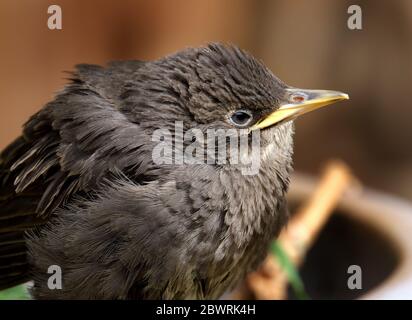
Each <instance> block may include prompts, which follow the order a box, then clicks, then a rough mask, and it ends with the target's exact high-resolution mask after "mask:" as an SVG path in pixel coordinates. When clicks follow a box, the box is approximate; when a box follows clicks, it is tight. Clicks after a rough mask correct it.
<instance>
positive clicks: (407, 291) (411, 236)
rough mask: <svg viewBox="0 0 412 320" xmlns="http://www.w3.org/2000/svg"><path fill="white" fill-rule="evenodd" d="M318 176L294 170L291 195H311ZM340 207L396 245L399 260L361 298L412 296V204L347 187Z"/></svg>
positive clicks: (386, 195)
mask: <svg viewBox="0 0 412 320" xmlns="http://www.w3.org/2000/svg"><path fill="white" fill-rule="evenodd" d="M316 182H317V179H316V178H314V177H312V176H309V175H304V174H301V173H295V174H294V175H293V177H292V180H291V184H290V190H289V198H290V199H291V200H293V199H295V200H299V199H300V200H301V199H302V198H303V199H305V198H307V197H309V196H310V195H311V194H312V192H313V190H314V188H315V186H316ZM338 208H339V209H341V211H342V213H344V214H345V215H348V216H351V217H352V218H353V219H356V220H361V221H362V222H363V223H365V224H369V225H371V226H373V227H374V228H375V229H376V230H379V231H381V232H382V234H384V236H385V237H386V238H387V239H388V240H389V241H391V242H392V243H393V245H395V248H397V250H398V254H399V255H400V261H399V264H398V265H397V267H396V268H395V270H394V272H393V273H392V274H391V275H390V276H389V277H387V278H386V279H385V280H384V281H383V282H382V283H381V284H380V285H378V286H377V287H376V288H374V289H372V290H371V291H370V292H368V293H366V294H365V295H363V296H362V297H361V298H360V299H390V300H391V299H412V204H411V203H410V202H407V201H406V200H403V199H400V198H399V197H396V196H393V195H389V194H386V193H382V192H378V191H375V190H372V189H368V188H365V187H363V188H361V189H359V188H358V189H353V190H348V192H346V193H345V195H344V196H343V198H342V200H341V201H340V203H339V205H338Z"/></svg>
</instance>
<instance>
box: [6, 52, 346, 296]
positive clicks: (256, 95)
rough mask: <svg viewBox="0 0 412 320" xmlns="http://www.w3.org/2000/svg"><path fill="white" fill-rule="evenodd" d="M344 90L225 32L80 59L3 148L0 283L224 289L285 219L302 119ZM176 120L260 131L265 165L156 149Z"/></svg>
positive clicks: (147, 292)
mask: <svg viewBox="0 0 412 320" xmlns="http://www.w3.org/2000/svg"><path fill="white" fill-rule="evenodd" d="M347 98H348V96H347V95H346V94H343V93H340V92H336V91H326V90H302V89H296V88H292V87H289V86H287V85H286V84H284V83H283V82H282V81H281V80H279V79H278V78H276V77H275V76H274V75H273V74H272V73H271V72H270V71H269V70H268V69H267V68H266V67H265V66H264V65H263V64H262V63H260V62H259V61H257V60H256V59H254V58H253V57H252V56H250V55H249V54H247V53H245V52H244V51H242V50H240V49H238V48H236V47H233V46H225V45H221V44H211V45H209V46H207V47H204V48H197V49H187V50H184V51H181V52H178V53H176V54H174V55H170V56H167V57H165V58H162V59H160V60H157V61H152V62H141V61H125V62H113V63H111V64H109V65H108V66H107V67H105V68H103V67H100V66H96V65H79V66H77V69H76V72H74V73H73V79H71V83H70V84H68V85H67V86H66V88H65V89H64V90H63V91H62V92H60V93H59V94H58V95H57V96H56V97H55V99H54V100H53V101H51V102H50V103H48V104H46V105H45V107H44V108H43V109H42V110H40V111H39V112H38V113H36V114H35V115H34V116H32V117H31V119H30V120H29V121H28V122H27V123H26V124H25V126H24V130H23V134H22V135H21V136H20V137H19V138H17V140H15V141H14V142H13V143H12V144H11V145H10V146H9V147H7V148H6V149H5V150H4V151H3V152H2V153H1V157H0V289H3V288H7V287H10V286H13V285H16V284H19V283H22V282H25V281H27V280H29V279H32V280H34V286H33V288H32V295H33V297H34V298H37V299H49V298H50V299H215V298H218V297H220V296H221V295H222V294H223V293H224V292H225V291H227V290H230V289H231V288H233V286H234V285H236V284H237V283H238V282H239V281H241V280H242V279H243V278H244V277H245V275H246V274H247V273H248V272H250V271H252V270H254V269H256V268H257V267H258V266H259V264H260V263H261V262H262V260H263V259H264V258H265V256H266V253H267V248H268V246H269V243H270V241H271V240H272V239H273V238H274V237H275V236H276V235H277V234H278V233H279V231H280V229H281V228H282V226H283V225H284V224H285V222H286V220H287V206H286V200H285V193H286V191H287V188H288V183H289V173H290V171H291V156H292V142H293V141H292V134H293V121H292V120H293V119H294V118H295V117H296V116H298V115H301V114H303V113H306V112H308V111H311V110H314V109H317V108H319V107H322V106H325V105H328V104H330V103H333V102H336V101H339V100H343V99H347ZM177 122H182V123H183V128H184V130H185V132H186V130H188V128H196V129H199V130H201V132H205V131H206V130H207V129H215V130H217V129H223V130H229V129H235V130H236V132H237V131H240V129H243V130H246V132H247V135H252V134H253V133H256V132H258V134H259V138H260V141H259V153H258V155H259V157H260V162H259V168H258V170H257V173H255V174H244V172H243V171H242V170H240V169H241V166H239V165H236V164H232V163H229V162H226V163H215V162H214V163H206V162H205V163H195V164H193V163H186V162H173V163H158V162H157V161H154V158H153V149H154V148H155V146H156V143H158V142H156V141H154V139H153V135H154V134H155V131H156V130H158V129H168V130H170V131H173V130H174V128H175V125H176V123H177ZM174 138H177V135H174ZM228 140H229V139H228ZM224 141H225V143H228V142H227V140H224ZM175 143H176V142H175ZM247 150H248V149H247ZM241 156H243V155H241ZM50 266H58V267H59V268H61V278H62V287H61V288H57V289H55V290H52V289H53V288H50V284H49V277H50V276H51V274H49V273H48V270H49V267H50Z"/></svg>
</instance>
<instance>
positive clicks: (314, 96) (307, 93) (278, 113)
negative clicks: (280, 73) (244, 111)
mask: <svg viewBox="0 0 412 320" xmlns="http://www.w3.org/2000/svg"><path fill="white" fill-rule="evenodd" d="M286 92H287V97H288V102H287V103H286V104H284V105H281V106H280V107H279V108H278V109H276V110H275V111H273V112H272V113H270V114H269V115H267V116H266V117H264V118H262V119H261V120H259V121H258V122H257V123H255V125H254V126H253V127H252V128H251V130H255V129H264V128H268V127H270V126H273V125H275V124H279V123H281V122H285V121H289V120H293V119H295V118H296V117H298V116H301V115H302V114H305V113H308V112H311V111H314V110H317V109H319V108H322V107H324V106H327V105H330V104H332V103H335V102H338V101H341V100H347V99H349V96H348V95H347V94H346V93H343V92H339V91H330V90H304V89H297V88H288V89H286Z"/></svg>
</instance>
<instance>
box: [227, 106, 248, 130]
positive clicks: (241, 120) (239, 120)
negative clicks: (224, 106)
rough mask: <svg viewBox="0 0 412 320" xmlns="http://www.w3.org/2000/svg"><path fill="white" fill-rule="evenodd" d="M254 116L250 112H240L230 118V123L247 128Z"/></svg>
mask: <svg viewBox="0 0 412 320" xmlns="http://www.w3.org/2000/svg"><path fill="white" fill-rule="evenodd" d="M252 119H253V116H252V113H251V112H250V111H247V110H238V111H235V112H234V113H233V114H232V115H231V116H230V121H231V122H232V123H233V124H234V125H236V126H239V127H246V126H247V125H248V124H250V122H251V121H252Z"/></svg>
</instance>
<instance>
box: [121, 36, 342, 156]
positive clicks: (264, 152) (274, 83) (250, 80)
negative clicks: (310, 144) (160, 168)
mask: <svg viewBox="0 0 412 320" xmlns="http://www.w3.org/2000/svg"><path fill="white" fill-rule="evenodd" d="M136 81H137V82H138V83H139V88H141V89H140V90H139V91H137V92H136V91H133V90H131V91H132V92H133V94H131V95H129V96H128V97H126V102H129V104H128V105H129V106H133V110H134V111H133V112H134V114H135V121H137V122H139V123H140V124H141V125H142V126H143V127H144V128H146V129H147V130H151V129H152V128H161V129H167V130H171V131H172V132H173V130H174V128H175V125H176V122H183V128H184V130H185V132H186V131H187V130H190V129H198V130H200V131H201V132H203V133H205V134H206V132H207V130H215V131H216V130H222V129H223V130H224V131H221V132H222V133H223V132H225V133H224V134H227V133H228V132H231V133H233V132H241V133H240V135H242V134H243V135H244V134H247V135H249V136H251V135H253V134H254V133H256V132H259V137H260V142H259V144H260V147H261V150H260V156H264V157H266V158H267V157H268V155H271V156H274V157H276V154H278V155H279V157H285V155H288V156H289V155H290V154H291V152H292V134H293V126H292V121H291V120H293V119H295V118H296V117H297V116H300V115H302V114H304V113H307V112H310V111H313V110H316V109H318V108H320V107H323V106H326V105H329V104H331V103H334V102H337V101H340V100H344V99H348V95H346V94H344V93H341V92H337V91H329V90H305V89H297V88H294V87H290V86H288V85H286V84H285V83H284V82H282V81H281V80H280V79H278V78H277V77H276V76H275V75H273V73H272V72H271V71H270V70H269V69H268V68H266V67H265V66H264V65H263V64H262V63H261V62H260V61H258V60H257V59H255V58H254V57H252V56H251V55H250V54H248V53H246V52H245V51H242V50H240V49H239V48H237V47H234V46H227V45H222V44H211V45H208V46H207V47H203V48H197V49H186V50H183V51H181V52H178V53H176V54H173V55H170V56H167V57H165V58H163V59H160V60H157V61H154V62H151V63H147V64H146V65H145V66H144V67H143V68H142V69H141V70H139V73H138V74H136V77H135V79H134V82H132V83H131V84H130V86H131V87H133V85H134V84H135V83H136ZM127 99H129V100H127ZM126 106H127V104H126ZM129 110H130V109H129ZM231 133H229V134H228V135H231ZM205 141H206V138H205ZM227 141H228V142H229V139H227Z"/></svg>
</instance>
